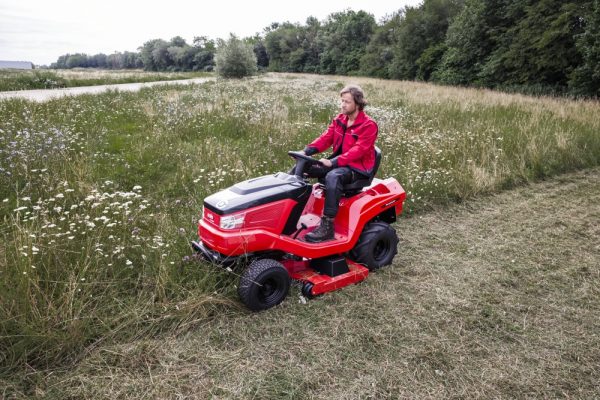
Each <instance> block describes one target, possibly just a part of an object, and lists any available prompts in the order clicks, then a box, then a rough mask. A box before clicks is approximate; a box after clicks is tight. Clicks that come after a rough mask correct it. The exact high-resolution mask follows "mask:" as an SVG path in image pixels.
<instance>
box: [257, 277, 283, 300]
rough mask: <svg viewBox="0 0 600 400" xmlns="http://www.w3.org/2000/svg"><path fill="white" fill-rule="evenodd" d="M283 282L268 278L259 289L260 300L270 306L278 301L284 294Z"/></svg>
mask: <svg viewBox="0 0 600 400" xmlns="http://www.w3.org/2000/svg"><path fill="white" fill-rule="evenodd" d="M282 288H283V282H282V280H281V279H277V278H268V279H265V281H264V282H262V283H261V286H259V288H258V299H259V300H260V302H261V303H263V304H269V303H271V302H273V301H277V299H278V298H279V297H280V296H281V294H282V293H283V290H282Z"/></svg>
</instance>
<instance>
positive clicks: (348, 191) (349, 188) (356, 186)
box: [319, 146, 381, 197]
mask: <svg viewBox="0 0 600 400" xmlns="http://www.w3.org/2000/svg"><path fill="white" fill-rule="evenodd" d="M379 164H381V149H380V148H379V147H377V146H375V165H374V166H373V170H372V171H371V174H370V175H369V176H368V177H365V178H364V179H357V180H355V181H354V182H352V183H348V184H347V185H344V187H343V188H342V190H343V193H342V196H344V197H350V196H354V195H355V194H358V193H360V192H361V191H362V189H363V188H364V187H366V186H369V185H370V184H371V182H372V181H373V178H374V177H375V174H377V170H378V169H379ZM319 183H320V184H321V185H325V178H321V179H319Z"/></svg>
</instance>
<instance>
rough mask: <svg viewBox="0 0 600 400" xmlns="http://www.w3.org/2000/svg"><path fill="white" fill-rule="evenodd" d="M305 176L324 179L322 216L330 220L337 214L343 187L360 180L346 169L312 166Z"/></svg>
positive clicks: (355, 174) (358, 176)
mask: <svg viewBox="0 0 600 400" xmlns="http://www.w3.org/2000/svg"><path fill="white" fill-rule="evenodd" d="M306 174H307V175H308V176H309V178H319V179H320V178H325V207H324V208H323V215H325V216H326V217H330V218H333V217H335V216H336V215H337V213H338V208H339V203H340V198H341V197H342V191H343V190H342V188H343V186H344V185H346V184H348V183H352V182H353V181H355V180H357V179H360V178H361V176H360V174H358V173H356V172H354V171H352V170H351V169H350V168H348V167H338V168H331V167H324V166H320V165H313V166H311V167H310V168H308V171H306Z"/></svg>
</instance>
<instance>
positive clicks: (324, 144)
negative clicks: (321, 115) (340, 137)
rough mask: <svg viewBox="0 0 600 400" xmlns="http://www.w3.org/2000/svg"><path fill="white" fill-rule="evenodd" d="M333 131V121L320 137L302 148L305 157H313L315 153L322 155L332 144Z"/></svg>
mask: <svg viewBox="0 0 600 400" xmlns="http://www.w3.org/2000/svg"><path fill="white" fill-rule="evenodd" d="M334 131H335V120H333V121H331V124H329V128H327V130H326V131H325V132H323V133H322V134H321V136H319V137H318V138H316V139H315V140H313V141H312V143H310V144H309V145H308V146H306V147H305V148H304V152H305V153H306V154H307V155H313V154H315V153H322V152H324V151H325V150H327V149H328V148H329V147H331V145H332V144H333V136H334ZM315 150H316V151H315ZM309 153H311V154H309Z"/></svg>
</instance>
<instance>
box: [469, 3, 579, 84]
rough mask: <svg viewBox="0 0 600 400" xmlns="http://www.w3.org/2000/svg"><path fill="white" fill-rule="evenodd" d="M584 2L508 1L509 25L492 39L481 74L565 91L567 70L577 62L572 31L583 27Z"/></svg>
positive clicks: (488, 81) (496, 81)
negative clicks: (500, 34) (487, 57)
mask: <svg viewBox="0 0 600 400" xmlns="http://www.w3.org/2000/svg"><path fill="white" fill-rule="evenodd" d="M586 2H587V0H586V1H581V0H580V1H570V2H563V1H560V0H540V1H533V0H529V1H528V2H513V3H512V4H511V5H510V6H508V7H506V8H505V10H506V11H505V15H506V16H507V17H508V19H509V21H507V22H508V23H507V26H508V28H507V29H506V30H505V31H504V32H502V37H501V38H499V39H498V40H496V43H497V46H496V48H495V49H494V50H493V51H492V53H491V55H490V57H489V59H488V60H487V61H486V63H485V65H484V66H483V68H482V70H481V72H480V73H479V80H480V81H481V82H482V83H483V84H484V85H486V86H490V87H494V86H498V85H502V86H511V85H514V86H517V87H518V86H522V87H534V86H535V87H539V88H547V89H552V90H558V91H563V90H564V89H565V88H566V87H567V82H568V77H569V75H570V74H571V73H572V72H573V70H574V69H575V68H576V67H577V66H578V65H579V64H581V55H580V53H579V51H578V49H577V47H576V45H575V37H576V36H577V35H580V34H581V33H582V32H583V26H582V23H581V21H582V18H583V15H582V11H583V10H584V7H582V6H583V5H584V4H585V3H586ZM490 28H493V27H490Z"/></svg>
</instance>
